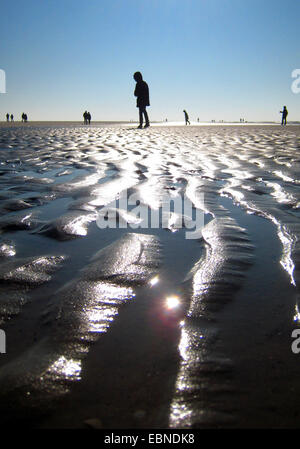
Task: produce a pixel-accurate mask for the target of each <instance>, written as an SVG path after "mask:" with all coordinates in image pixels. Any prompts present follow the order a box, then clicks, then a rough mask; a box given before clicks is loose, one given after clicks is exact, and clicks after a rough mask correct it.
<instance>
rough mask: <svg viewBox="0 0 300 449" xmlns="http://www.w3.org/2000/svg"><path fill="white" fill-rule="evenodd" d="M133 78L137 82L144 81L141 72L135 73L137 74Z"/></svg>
mask: <svg viewBox="0 0 300 449" xmlns="http://www.w3.org/2000/svg"><path fill="white" fill-rule="evenodd" d="M133 78H134V80H135V81H136V82H138V81H142V80H143V77H142V74H141V72H135V74H134V75H133Z"/></svg>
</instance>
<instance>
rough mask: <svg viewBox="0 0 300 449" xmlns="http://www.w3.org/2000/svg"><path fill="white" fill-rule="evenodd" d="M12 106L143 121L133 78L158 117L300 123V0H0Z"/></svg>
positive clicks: (8, 105) (49, 114)
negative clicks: (285, 116) (143, 86)
mask: <svg viewBox="0 0 300 449" xmlns="http://www.w3.org/2000/svg"><path fill="white" fill-rule="evenodd" d="M0 5H1V9H0V69H3V70H5V72H6V82H7V93H6V94H0V120H4V116H5V114H6V112H10V113H11V112H12V113H14V115H15V117H16V118H17V119H18V120H19V118H20V114H21V113H22V112H23V111H25V112H27V113H28V116H29V120H30V119H31V120H81V119H82V113H83V111H84V110H85V109H88V110H90V112H91V114H92V118H93V119H95V120H130V119H137V109H136V107H135V99H134V97H133V90H134V86H135V82H134V80H133V78H132V75H133V73H134V72H135V71H137V70H139V71H141V72H142V73H143V75H144V79H145V80H146V81H147V82H148V84H149V87H150V102H151V107H150V108H149V114H150V118H151V119H153V120H163V119H165V118H166V117H167V118H168V119H169V120H183V114H182V110H183V109H186V110H187V111H188V112H189V114H190V117H191V119H192V120H196V119H197V118H198V117H199V118H200V120H211V119H215V120H220V119H223V120H239V119H240V118H241V117H243V118H245V119H246V120H279V119H280V115H279V113H278V112H279V110H281V108H282V106H283V105H285V104H286V105H287V107H288V110H289V119H290V120H300V94H298V95H296V94H293V93H292V91H291V84H292V81H293V80H292V78H291V72H292V71H293V70H294V69H297V68H300V26H299V23H300V22H299V20H300V2H299V0H285V1H279V0H81V1H79V0H14V1H11V2H9V1H4V0H1V2H0Z"/></svg>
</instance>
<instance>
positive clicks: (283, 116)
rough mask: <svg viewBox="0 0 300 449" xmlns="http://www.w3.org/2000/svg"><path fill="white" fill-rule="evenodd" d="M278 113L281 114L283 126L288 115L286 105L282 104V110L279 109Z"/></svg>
mask: <svg viewBox="0 0 300 449" xmlns="http://www.w3.org/2000/svg"><path fill="white" fill-rule="evenodd" d="M280 114H282V119H281V125H282V126H285V125H286V118H287V116H288V110H287V108H286V106H283V110H282V111H280Z"/></svg>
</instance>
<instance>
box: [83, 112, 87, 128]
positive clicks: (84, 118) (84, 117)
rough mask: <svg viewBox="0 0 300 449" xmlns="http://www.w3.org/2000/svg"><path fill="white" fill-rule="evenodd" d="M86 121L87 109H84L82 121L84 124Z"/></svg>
mask: <svg viewBox="0 0 300 449" xmlns="http://www.w3.org/2000/svg"><path fill="white" fill-rule="evenodd" d="M87 121H88V118H87V111H84V113H83V123H84V124H85V125H87Z"/></svg>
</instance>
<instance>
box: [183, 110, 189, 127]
mask: <svg viewBox="0 0 300 449" xmlns="http://www.w3.org/2000/svg"><path fill="white" fill-rule="evenodd" d="M183 113H184V119H185V124H186V125H187V124H189V125H190V120H189V116H188V113H187V112H186V110H185V109H184V111H183Z"/></svg>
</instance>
